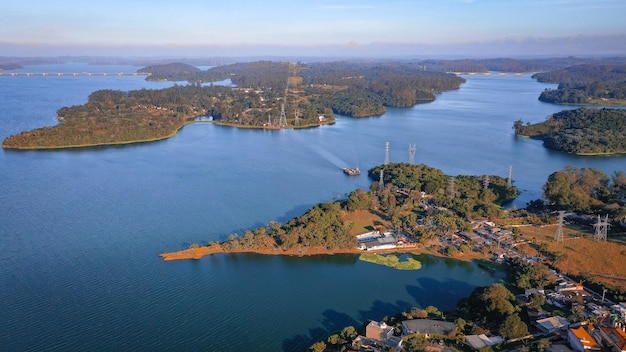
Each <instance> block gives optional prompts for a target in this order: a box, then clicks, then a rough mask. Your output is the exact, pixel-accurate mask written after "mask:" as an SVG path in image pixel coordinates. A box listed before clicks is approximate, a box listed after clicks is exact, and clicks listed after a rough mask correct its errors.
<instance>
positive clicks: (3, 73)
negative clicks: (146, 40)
mask: <svg viewBox="0 0 626 352" xmlns="http://www.w3.org/2000/svg"><path fill="white" fill-rule="evenodd" d="M149 75H150V73H148V72H48V71H46V72H26V71H12V72H8V71H1V70H0V76H12V77H15V76H149Z"/></svg>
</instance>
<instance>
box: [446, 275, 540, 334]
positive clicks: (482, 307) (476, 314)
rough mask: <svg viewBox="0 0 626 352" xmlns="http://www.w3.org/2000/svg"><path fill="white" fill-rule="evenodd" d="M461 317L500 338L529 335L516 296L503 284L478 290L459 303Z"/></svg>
mask: <svg viewBox="0 0 626 352" xmlns="http://www.w3.org/2000/svg"><path fill="white" fill-rule="evenodd" d="M457 310H458V312H459V313H460V315H461V317H463V318H464V319H466V320H470V321H472V322H474V324H478V325H480V326H481V327H483V328H486V329H488V330H490V331H492V332H497V333H498V334H500V336H502V337H504V338H506V339H511V338H516V337H522V336H526V335H528V326H527V325H526V324H525V323H524V322H523V321H522V319H521V318H520V315H519V312H520V311H521V308H520V307H519V306H517V305H516V300H515V296H514V295H513V293H511V291H509V290H508V289H507V288H506V287H505V286H504V285H502V284H493V285H490V286H487V287H479V288H476V289H475V290H474V291H473V292H472V293H471V294H470V296H469V297H467V298H464V299H461V300H460V301H459V302H458V303H457Z"/></svg>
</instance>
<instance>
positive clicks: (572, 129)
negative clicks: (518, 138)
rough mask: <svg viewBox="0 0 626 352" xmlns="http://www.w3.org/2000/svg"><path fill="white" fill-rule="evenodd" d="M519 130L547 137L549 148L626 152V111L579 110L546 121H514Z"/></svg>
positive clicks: (515, 128) (584, 152)
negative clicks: (528, 122)
mask: <svg viewBox="0 0 626 352" xmlns="http://www.w3.org/2000/svg"><path fill="white" fill-rule="evenodd" d="M513 129H514V130H515V133H517V134H520V135H524V136H530V137H534V138H538V139H541V140H543V143H544V145H545V146H546V147H547V148H550V149H555V150H560V151H564V152H568V153H576V154H597V153H602V154H604V153H626V110H623V109H608V108H603V109H586V108H581V109H576V110H565V111H561V112H558V113H556V114H553V115H551V116H550V117H548V119H547V120H546V121H544V122H540V123H537V124H533V125H531V124H526V125H524V123H523V122H522V121H521V120H518V121H516V122H515V123H514V125H513Z"/></svg>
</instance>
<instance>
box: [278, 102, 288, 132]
mask: <svg viewBox="0 0 626 352" xmlns="http://www.w3.org/2000/svg"><path fill="white" fill-rule="evenodd" d="M285 99H287V96H285ZM278 127H287V114H285V103H283V104H280V120H279V121H278Z"/></svg>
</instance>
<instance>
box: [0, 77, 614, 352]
mask: <svg viewBox="0 0 626 352" xmlns="http://www.w3.org/2000/svg"><path fill="white" fill-rule="evenodd" d="M24 70H26V71H38V72H39V71H44V70H46V71H49V72H59V71H64V72H83V71H97V72H104V71H107V72H120V71H124V72H132V71H135V70H137V68H136V67H128V66H98V67H96V68H94V67H92V66H88V65H80V64H72V65H49V66H45V67H41V66H36V67H27V68H25V69H24ZM466 78H467V83H465V84H464V85H462V87H461V88H460V89H459V90H456V91H450V92H445V93H443V94H440V95H438V96H437V100H436V101H435V102H433V103H430V104H425V105H418V106H416V107H414V108H410V109H390V110H389V111H388V112H387V113H386V114H384V115H383V116H379V117H370V118H364V119H354V118H348V117H341V116H339V117H338V119H337V123H336V124H334V125H332V126H322V127H319V128H313V129H306V130H298V131H294V130H282V131H262V130H245V129H236V128H229V127H220V126H215V125H212V124H194V125H189V126H186V127H185V128H183V129H182V130H181V131H180V132H179V133H178V135H176V136H175V137H173V138H170V139H167V140H164V141H160V142H154V143H149V144H136V145H129V146H122V147H106V148H88V149H80V150H64V151H21V152H20V151H8V150H1V151H0V267H1V268H2V269H1V271H0V350H8V351H17V350H20V351H22V350H27V351H43V350H54V351H67V350H107V351H111V350H133V351H159V350H208V351H245V350H254V351H281V350H284V351H299V350H303V349H305V348H306V347H308V346H309V345H310V344H311V343H312V342H313V341H315V340H316V339H320V338H323V337H324V336H325V335H326V334H328V333H329V332H331V331H334V330H336V329H340V328H342V327H344V326H346V325H355V326H356V325H360V324H361V323H363V322H364V321H365V320H367V319H381V318H382V317H384V316H385V315H390V314H395V313H397V312H398V311H401V310H404V309H408V308H410V307H411V306H421V307H425V306H428V305H435V306H437V307H439V308H440V309H451V308H453V307H454V305H455V302H456V300H458V299H459V298H460V297H463V296H466V295H467V294H469V293H470V292H471V291H472V290H473V289H474V288H475V287H476V286H484V285H488V284H490V283H492V282H494V281H496V280H498V278H499V276H498V275H493V274H491V273H489V272H486V271H484V270H483V269H481V268H479V267H478V266H477V265H476V264H474V263H462V262H458V261H453V260H446V259H441V258H432V257H420V260H422V261H423V264H424V267H423V268H422V269H421V270H419V271H409V272H402V271H396V270H393V269H390V268H386V267H381V266H376V265H374V264H371V263H365V262H361V261H359V260H358V259H357V257H356V256H352V255H335V256H326V257H314V258H290V257H287V258H285V257H267V256H260V255H215V256H211V257H206V258H203V259H201V260H197V261H181V262H169V263H165V262H163V261H162V260H161V259H160V258H159V257H158V256H157V254H158V253H160V252H163V251H170V250H176V249H182V248H186V247H188V246H189V244H190V243H194V242H198V243H206V242H208V241H211V240H224V239H226V238H227V237H228V235H229V234H230V233H233V232H238V233H241V232H242V231H243V230H245V229H248V228H253V227H257V226H261V225H266V224H267V223H269V222H270V221H273V220H277V221H285V220H287V219H289V218H290V217H293V216H296V215H299V214H301V213H303V212H304V211H305V210H306V209H307V208H309V207H310V206H311V205H313V204H315V203H317V202H321V201H329V200H332V199H334V198H338V197H339V198H341V197H344V196H345V194H346V193H348V192H350V191H351V190H353V189H355V188H358V187H361V188H368V187H369V185H370V182H371V181H370V180H368V178H367V176H366V175H361V176H359V177H347V176H345V175H344V174H343V173H342V172H341V169H342V168H343V167H346V166H357V165H358V166H360V167H361V168H362V169H364V170H367V169H369V168H371V167H373V166H376V165H378V164H381V163H382V162H383V160H384V157H385V149H384V147H385V142H390V145H391V150H390V157H391V160H392V161H408V146H409V144H416V145H417V155H416V160H417V162H418V163H425V164H428V165H430V166H433V167H436V168H439V169H441V170H443V171H444V172H445V173H447V174H451V175H458V174H476V175H482V174H496V175H500V176H502V177H507V175H508V170H509V166H510V165H511V166H512V167H513V179H514V181H515V184H516V185H517V186H518V187H519V188H520V189H521V190H522V194H521V196H520V198H519V199H518V200H517V201H516V202H515V203H514V204H515V205H519V206H524V205H525V204H526V202H527V201H529V200H532V199H536V198H539V197H540V196H541V186H542V185H543V183H544V182H545V180H546V179H547V177H548V175H550V174H551V173H552V172H554V171H557V170H560V169H563V168H564V167H565V166H567V165H575V166H579V167H597V168H599V169H602V170H604V171H605V172H607V173H612V172H613V171H616V170H624V169H625V167H624V166H625V165H626V162H625V161H626V159H625V158H624V157H576V156H571V155H567V154H563V153H558V152H554V151H549V150H547V149H544V148H543V147H542V145H541V142H539V141H535V140H530V139H524V138H518V137H516V136H514V134H513V130H512V125H513V122H514V121H515V120H517V119H520V118H521V119H523V120H524V121H530V122H537V121H541V120H543V119H544V118H545V117H546V116H547V115H549V114H551V113H554V112H557V111H560V110H562V109H563V108H562V107H560V106H556V105H551V104H545V103H541V102H539V101H538V100H537V97H538V95H539V93H540V92H541V91H542V90H543V89H544V88H546V87H553V86H552V85H545V84H539V83H537V82H535V81H534V80H532V79H531V78H530V77H529V76H528V75H521V76H515V75H506V76H501V75H497V74H492V75H489V76H487V75H475V76H467V77H466ZM172 84H173V83H167V82H160V83H156V82H146V81H144V77H142V76H137V77H135V76H116V75H109V76H77V77H74V76H45V77H40V76H39V77H38V76H16V77H11V76H2V77H0V138H2V139H3V138H5V137H7V136H9V135H11V134H15V133H19V132H21V131H23V130H28V129H32V128H36V127H41V126H48V125H53V124H56V123H57V121H56V110H58V109H59V108H61V107H63V106H69V105H75V104H83V103H85V102H86V101H87V97H88V95H89V94H90V93H91V92H93V91H95V90H98V89H121V90H130V89H139V88H144V87H145V88H162V87H167V86H170V85H172Z"/></svg>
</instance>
